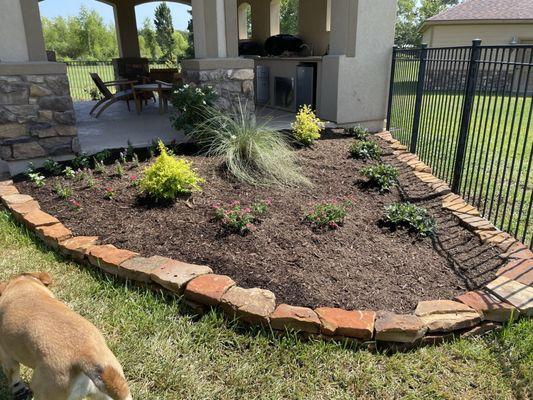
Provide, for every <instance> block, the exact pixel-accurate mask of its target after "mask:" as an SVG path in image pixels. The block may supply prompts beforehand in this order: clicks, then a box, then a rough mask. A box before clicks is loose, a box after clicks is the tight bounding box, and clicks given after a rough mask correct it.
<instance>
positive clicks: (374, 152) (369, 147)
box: [350, 140, 381, 160]
mask: <svg viewBox="0 0 533 400" xmlns="http://www.w3.org/2000/svg"><path fill="white" fill-rule="evenodd" d="M350 155H351V156H352V157H353V158H361V159H369V158H370V159H374V160H377V159H379V157H380V156H381V149H380V148H379V145H378V144H377V143H376V142H373V141H371V140H355V141H354V142H353V143H352V144H351V146H350Z"/></svg>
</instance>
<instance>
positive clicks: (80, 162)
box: [72, 153, 91, 169]
mask: <svg viewBox="0 0 533 400" xmlns="http://www.w3.org/2000/svg"><path fill="white" fill-rule="evenodd" d="M90 164H91V162H90V159H89V156H88V155H87V153H80V154H78V155H77V156H76V157H75V158H74V159H73V160H72V166H73V167H74V169H83V168H89V167H90Z"/></svg>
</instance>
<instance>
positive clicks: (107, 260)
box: [87, 244, 138, 275]
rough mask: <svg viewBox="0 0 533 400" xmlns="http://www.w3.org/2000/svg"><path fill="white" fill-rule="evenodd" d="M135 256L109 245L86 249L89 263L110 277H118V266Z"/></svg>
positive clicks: (132, 253)
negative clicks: (110, 275)
mask: <svg viewBox="0 0 533 400" xmlns="http://www.w3.org/2000/svg"><path fill="white" fill-rule="evenodd" d="M137 255H138V254H137V253H134V252H132V251H129V250H122V249H117V248H116V247H115V246H113V245H111V244H105V245H96V246H92V247H90V248H88V249H87V257H88V259H89V262H90V263H91V264H92V265H94V266H95V267H98V268H101V269H103V270H104V271H106V272H107V273H110V274H112V275H119V272H118V269H119V266H120V264H122V263H123V262H124V261H126V260H128V259H130V258H132V257H135V256H137Z"/></svg>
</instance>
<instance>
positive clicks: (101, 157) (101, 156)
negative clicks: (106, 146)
mask: <svg viewBox="0 0 533 400" xmlns="http://www.w3.org/2000/svg"><path fill="white" fill-rule="evenodd" d="M109 157H111V152H110V151H109V150H103V151H100V152H98V153H96V154H95V155H94V156H93V159H94V161H95V164H96V161H98V162H101V163H102V164H103V163H104V161H105V160H107V159H108V158H109Z"/></svg>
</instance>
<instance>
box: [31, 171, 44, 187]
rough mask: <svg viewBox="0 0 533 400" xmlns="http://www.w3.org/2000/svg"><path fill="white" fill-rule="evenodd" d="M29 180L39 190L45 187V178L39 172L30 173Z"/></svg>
mask: <svg viewBox="0 0 533 400" xmlns="http://www.w3.org/2000/svg"><path fill="white" fill-rule="evenodd" d="M28 178H29V179H30V181H32V182H33V183H34V184H35V186H37V187H39V188H40V187H43V186H44V185H45V183H44V176H42V175H41V174H39V173H38V172H30V173H28Z"/></svg>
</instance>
